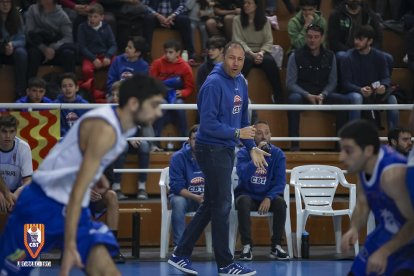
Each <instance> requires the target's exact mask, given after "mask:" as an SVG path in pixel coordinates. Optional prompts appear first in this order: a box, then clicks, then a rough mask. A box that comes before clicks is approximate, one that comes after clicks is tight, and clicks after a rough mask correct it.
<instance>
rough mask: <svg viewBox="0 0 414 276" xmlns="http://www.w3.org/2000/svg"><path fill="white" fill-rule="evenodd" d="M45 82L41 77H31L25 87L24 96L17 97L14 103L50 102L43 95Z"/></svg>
mask: <svg viewBox="0 0 414 276" xmlns="http://www.w3.org/2000/svg"><path fill="white" fill-rule="evenodd" d="M45 94H46V82H45V81H44V80H43V79H42V78H31V79H30V80H29V83H28V84H27V88H26V96H24V97H21V98H20V99H17V101H16V103H52V102H53V101H52V100H51V99H49V98H48V97H46V96H45Z"/></svg>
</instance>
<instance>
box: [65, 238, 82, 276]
mask: <svg viewBox="0 0 414 276" xmlns="http://www.w3.org/2000/svg"><path fill="white" fill-rule="evenodd" d="M73 266H76V267H78V268H81V269H82V268H83V264H82V261H81V258H80V255H79V252H78V250H77V249H76V245H75V246H70V247H69V248H68V247H66V248H65V249H64V251H63V259H62V267H61V268H60V273H59V276H68V275H69V273H70V270H71V269H72V267H73Z"/></svg>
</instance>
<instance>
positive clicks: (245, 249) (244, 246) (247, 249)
mask: <svg viewBox="0 0 414 276" xmlns="http://www.w3.org/2000/svg"><path fill="white" fill-rule="evenodd" d="M249 251H250V244H246V245H243V253H248V252H249Z"/></svg>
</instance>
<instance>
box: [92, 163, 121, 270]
mask: <svg viewBox="0 0 414 276" xmlns="http://www.w3.org/2000/svg"><path fill="white" fill-rule="evenodd" d="M106 173H107V170H106V171H105V173H104V175H103V176H102V177H101V180H100V182H109V179H107V177H106ZM103 185H104V187H109V186H110V183H106V184H103ZM89 210H90V211H91V214H92V217H93V218H94V219H95V220H98V219H99V218H100V217H102V216H103V215H104V214H106V219H105V223H106V225H107V226H108V228H109V229H110V230H111V232H112V234H113V235H114V237H115V238H116V239H118V225H119V203H118V198H117V196H116V193H115V192H114V191H112V190H107V189H105V190H103V189H102V188H100V183H99V182H98V183H97V184H95V185H94V186H93V187H92V189H91V197H90V203H89ZM112 259H113V260H114V262H115V263H125V257H124V256H123V255H122V253H121V251H119V252H118V254H116V255H115V256H113V257H112Z"/></svg>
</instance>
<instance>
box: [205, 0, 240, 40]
mask: <svg viewBox="0 0 414 276" xmlns="http://www.w3.org/2000/svg"><path fill="white" fill-rule="evenodd" d="M242 6H243V0H217V1H215V5H214V13H215V14H216V17H215V18H210V19H208V20H207V22H206V27H207V32H208V33H209V35H210V36H213V35H224V36H225V37H226V39H227V40H231V39H232V33H233V19H234V17H235V16H236V15H239V14H240V13H241V8H242Z"/></svg>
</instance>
